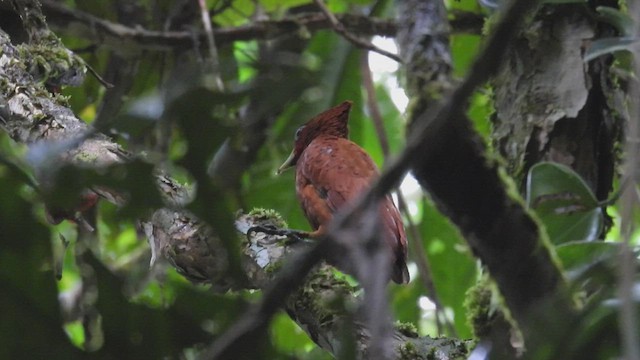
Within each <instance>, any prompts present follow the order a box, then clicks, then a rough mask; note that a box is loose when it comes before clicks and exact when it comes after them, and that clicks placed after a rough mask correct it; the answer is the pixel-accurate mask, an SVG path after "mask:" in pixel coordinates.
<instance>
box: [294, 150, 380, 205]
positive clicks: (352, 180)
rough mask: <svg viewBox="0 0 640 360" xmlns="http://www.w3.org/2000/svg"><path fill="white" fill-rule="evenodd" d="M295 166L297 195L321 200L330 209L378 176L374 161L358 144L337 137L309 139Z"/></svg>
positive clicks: (360, 190)
mask: <svg viewBox="0 0 640 360" xmlns="http://www.w3.org/2000/svg"><path fill="white" fill-rule="evenodd" d="M296 167H297V175H296V178H297V185H298V193H299V195H302V196H307V197H309V198H313V199H314V200H313V201H318V202H323V203H324V204H326V207H327V208H328V209H329V210H330V211H331V213H334V212H335V211H337V210H338V209H340V208H341V207H342V206H343V205H344V203H346V202H348V201H352V200H353V199H354V198H356V197H357V196H358V195H359V194H360V193H361V192H362V191H363V190H365V189H367V188H368V187H369V185H370V184H371V182H372V181H373V180H374V179H375V178H376V177H377V176H378V170H377V167H376V165H375V163H374V162H373V160H372V159H371V157H370V156H369V155H368V154H367V153H366V152H365V151H364V150H363V149H362V148H360V147H359V146H358V145H356V144H355V143H353V142H351V141H349V140H347V139H343V138H337V137H321V138H317V139H316V140H314V141H313V142H311V144H309V146H308V147H307V148H306V149H305V151H304V153H303V154H302V156H301V158H300V160H299V161H298V164H297V166H296ZM302 196H301V198H302ZM303 207H305V205H304V204H303ZM311 207H312V208H313V207H316V206H313V205H312V206H311Z"/></svg>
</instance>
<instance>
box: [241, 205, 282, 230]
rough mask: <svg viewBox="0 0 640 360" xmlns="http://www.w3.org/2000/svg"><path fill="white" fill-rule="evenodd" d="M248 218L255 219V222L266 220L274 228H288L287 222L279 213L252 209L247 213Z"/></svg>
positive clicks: (270, 210)
mask: <svg viewBox="0 0 640 360" xmlns="http://www.w3.org/2000/svg"><path fill="white" fill-rule="evenodd" d="M249 216H251V217H253V218H254V219H256V222H264V221H266V220H268V221H269V222H270V223H271V224H272V225H274V226H275V227H278V228H284V229H286V228H287V227H288V226H287V222H286V221H284V219H283V218H282V216H281V215H280V213H279V212H277V211H275V210H273V209H264V208H253V209H251V211H249Z"/></svg>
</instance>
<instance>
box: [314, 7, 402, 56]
mask: <svg viewBox="0 0 640 360" xmlns="http://www.w3.org/2000/svg"><path fill="white" fill-rule="evenodd" d="M313 2H314V3H315V4H316V5H317V6H318V7H319V8H320V10H321V11H322V13H323V14H324V15H325V16H326V17H327V19H329V23H330V24H331V27H332V28H333V30H334V31H335V32H337V33H338V34H340V35H342V37H344V38H345V39H347V40H349V41H350V42H351V43H352V44H354V45H355V46H357V47H360V48H363V49H366V50H369V51H373V52H377V53H378V54H380V55H383V56H386V57H388V58H389V59H392V60H395V61H397V62H399V63H401V62H402V59H400V57H399V56H398V55H396V54H393V53H390V52H388V51H386V50H384V49H380V48H379V47H377V46H375V45H373V44H372V43H371V42H369V41H366V40H363V39H360V38H358V37H357V36H355V35H353V34H352V33H350V32H349V31H347V29H345V27H344V25H342V23H341V22H340V20H338V19H337V18H336V16H335V15H333V13H332V12H331V11H330V10H329V8H327V5H325V3H324V1H322V0H313Z"/></svg>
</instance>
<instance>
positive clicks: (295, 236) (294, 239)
mask: <svg viewBox="0 0 640 360" xmlns="http://www.w3.org/2000/svg"><path fill="white" fill-rule="evenodd" d="M257 232H261V233H263V234H267V235H276V236H286V237H287V240H285V242H284V244H285V245H291V244H294V243H298V242H301V241H304V240H303V236H301V234H300V232H299V231H296V230H291V229H279V228H277V227H275V226H273V225H256V226H252V227H250V228H249V230H247V237H250V236H251V234H252V233H257Z"/></svg>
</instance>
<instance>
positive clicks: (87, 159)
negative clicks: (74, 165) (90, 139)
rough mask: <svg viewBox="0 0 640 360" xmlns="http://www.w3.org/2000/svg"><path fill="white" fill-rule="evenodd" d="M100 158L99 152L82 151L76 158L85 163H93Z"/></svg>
mask: <svg viewBox="0 0 640 360" xmlns="http://www.w3.org/2000/svg"><path fill="white" fill-rule="evenodd" d="M97 159H98V154H95V153H91V152H87V151H80V152H78V153H77V154H76V155H75V160H77V161H79V162H81V163H83V164H93V163H94V162H96V160H97Z"/></svg>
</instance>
